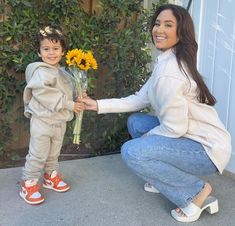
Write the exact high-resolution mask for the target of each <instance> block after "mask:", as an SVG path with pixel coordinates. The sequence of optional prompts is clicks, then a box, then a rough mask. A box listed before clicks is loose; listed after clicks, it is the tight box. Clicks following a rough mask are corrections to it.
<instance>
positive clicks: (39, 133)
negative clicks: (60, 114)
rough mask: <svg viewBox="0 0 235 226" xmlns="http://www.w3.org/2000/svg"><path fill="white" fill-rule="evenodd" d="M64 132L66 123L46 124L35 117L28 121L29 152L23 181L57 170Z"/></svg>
mask: <svg viewBox="0 0 235 226" xmlns="http://www.w3.org/2000/svg"><path fill="white" fill-rule="evenodd" d="M65 131H66V122H62V123H55V124H48V123H46V122H44V121H42V120H40V119H38V118H36V117H32V118H31V120H30V142H29V152H28V155H27V156H26V163H25V166H24V168H23V176H22V179H23V180H31V179H39V178H40V176H41V173H42V170H43V169H44V171H45V172H47V173H50V172H52V171H53V170H58V168H59V164H58V158H59V155H60V150H61V147H62V144H63V139H64V134H65Z"/></svg>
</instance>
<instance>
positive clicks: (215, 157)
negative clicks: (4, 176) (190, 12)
mask: <svg viewBox="0 0 235 226" xmlns="http://www.w3.org/2000/svg"><path fill="white" fill-rule="evenodd" d="M189 79H190V82H189ZM196 94H197V85H196V83H195V82H194V80H192V79H191V78H187V77H186V76H185V75H184V73H183V72H182V71H181V70H180V68H179V66H178V63H177V59H176V56H175V54H174V53H173V51H172V50H171V49H170V50H167V51H166V52H163V53H162V54H161V55H160V56H159V57H158V58H157V62H156V64H155V67H154V70H153V73H152V75H151V77H150V78H149V80H148V81H147V82H146V83H145V84H144V85H143V87H142V88H141V89H140V90H139V92H137V93H135V94H134V95H130V96H128V97H125V98H120V99H103V100H97V103H98V113H99V114H101V113H117V112H131V111H137V110H141V109H143V108H146V107H151V108H152V109H153V113H152V114H153V115H155V116H157V117H158V119H159V121H160V125H159V126H156V127H155V128H153V129H152V130H150V131H149V132H148V133H147V134H146V135H148V136H150V135H162V136H167V137H173V138H177V137H181V136H183V137H187V138H190V139H192V140H195V141H198V142H200V143H201V144H202V145H203V147H204V148H205V150H206V153H207V154H208V156H209V157H210V159H211V160H212V162H213V163H214V164H215V165H216V167H217V168H218V170H219V172H220V173H222V171H223V170H224V168H225V166H226V165H227V163H228V161H229V158H230V155H231V137H230V134H229V133H228V131H227V130H226V129H225V127H224V125H223V123H222V122H221V121H220V119H219V117H218V114H217V112H216V110H215V109H214V107H212V106H209V105H206V104H202V103H199V102H198V100H197V98H196Z"/></svg>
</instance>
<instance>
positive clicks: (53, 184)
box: [42, 170, 70, 192]
mask: <svg viewBox="0 0 235 226" xmlns="http://www.w3.org/2000/svg"><path fill="white" fill-rule="evenodd" d="M42 186H43V187H44V188H48V189H52V190H54V191H57V192H65V191H68V190H69V189H70V186H69V185H68V184H67V183H65V182H64V181H63V179H62V178H61V176H60V175H59V174H58V173H57V171H56V170H54V171H53V172H52V173H51V175H49V174H48V173H45V174H44V180H43V185H42Z"/></svg>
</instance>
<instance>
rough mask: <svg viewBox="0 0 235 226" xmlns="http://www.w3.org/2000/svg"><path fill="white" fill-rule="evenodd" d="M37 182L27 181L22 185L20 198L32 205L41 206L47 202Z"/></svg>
mask: <svg viewBox="0 0 235 226" xmlns="http://www.w3.org/2000/svg"><path fill="white" fill-rule="evenodd" d="M37 182H38V180H26V181H22V184H21V189H20V197H21V198H22V199H24V200H25V202H27V203H29V204H31V205H36V204H40V203H42V202H44V200H45V199H44V197H43V196H42V195H41V193H40V192H39V189H40V185H39V184H38V183H37Z"/></svg>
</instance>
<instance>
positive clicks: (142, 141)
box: [83, 4, 231, 222]
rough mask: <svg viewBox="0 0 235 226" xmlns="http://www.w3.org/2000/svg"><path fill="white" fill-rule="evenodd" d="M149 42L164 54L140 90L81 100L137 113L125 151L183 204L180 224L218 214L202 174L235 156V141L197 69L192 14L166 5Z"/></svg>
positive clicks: (151, 186)
mask: <svg viewBox="0 0 235 226" xmlns="http://www.w3.org/2000/svg"><path fill="white" fill-rule="evenodd" d="M151 35H152V41H153V43H154V45H155V46H156V48H157V49H159V50H161V51H162V54H160V56H158V57H157V59H156V63H155V67H154V70H153V72H152V75H151V77H150V78H149V80H148V81H147V82H146V83H145V84H144V85H143V87H142V88H141V89H140V90H139V92H137V93H135V94H134V95H130V96H128V97H125V98H120V99H103V100H97V101H95V100H93V99H90V98H84V99H83V103H85V105H86V109H88V110H95V111H98V113H99V114H101V113H117V112H131V111H138V110H141V109H143V108H146V107H151V108H152V109H153V111H154V112H153V114H152V115H149V114H143V113H134V114H133V115H131V116H130V117H129V119H128V130H129V132H130V134H131V136H132V138H133V139H132V140H130V141H128V142H126V143H124V145H123V146H122V148H121V154H122V158H123V160H124V161H125V162H126V164H127V165H128V166H129V167H130V168H131V169H132V170H133V171H134V172H135V173H136V174H137V175H139V176H140V177H141V178H143V179H144V180H146V181H147V182H148V183H146V184H145V186H144V188H145V190H147V191H150V192H156V193H157V192H160V193H161V194H162V195H164V196H165V197H166V198H167V199H169V200H170V201H171V202H173V203H175V204H176V205H177V206H178V208H176V209H174V210H172V211H171V215H172V217H174V218H175V219H176V220H177V221H181V222H192V221H196V220H197V219H199V217H200V214H201V212H202V211H203V210H204V209H207V210H208V211H209V212H210V213H211V214H213V213H216V212H218V200H217V199H216V198H215V197H212V196H209V195H210V193H211V192H212V187H211V185H210V184H209V183H208V182H205V181H203V180H202V179H200V178H199V177H198V176H205V175H208V174H212V173H216V172H220V173H222V172H223V170H224V168H225V166H226V164H227V163H228V161H229V158H230V154H231V139H230V135H229V133H228V132H227V131H226V129H225V128H224V125H223V124H222V123H221V121H220V119H219V117H218V115H217V113H216V111H215V109H214V107H213V105H215V103H216V100H215V98H214V97H213V95H212V94H211V93H210V91H209V90H208V88H207V86H206V85H205V83H204V81H203V79H202V77H201V75H200V74H199V72H198V71H197V68H196V54H197V43H196V41H195V33H194V25H193V21H192V18H191V17H190V15H189V13H188V12H187V11H186V10H185V9H184V8H182V7H180V6H177V5H172V4H166V5H163V6H161V7H159V8H158V9H157V11H156V12H155V14H154V15H153V18H152V24H151Z"/></svg>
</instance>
